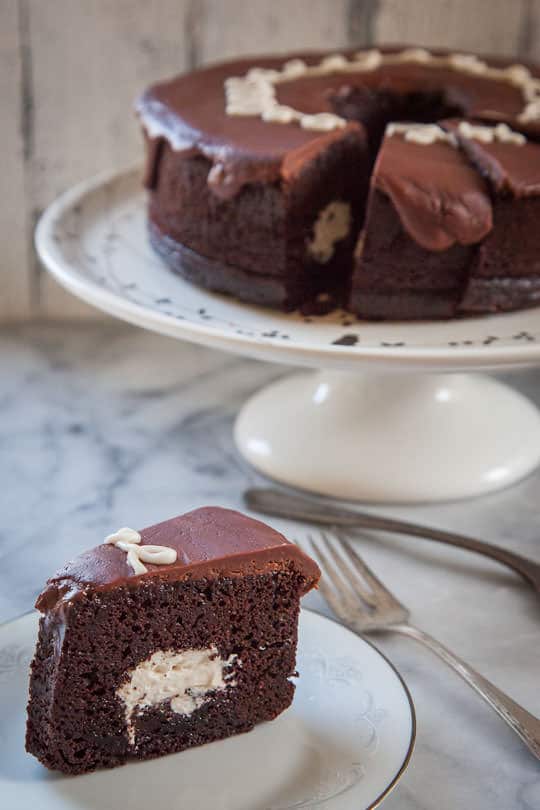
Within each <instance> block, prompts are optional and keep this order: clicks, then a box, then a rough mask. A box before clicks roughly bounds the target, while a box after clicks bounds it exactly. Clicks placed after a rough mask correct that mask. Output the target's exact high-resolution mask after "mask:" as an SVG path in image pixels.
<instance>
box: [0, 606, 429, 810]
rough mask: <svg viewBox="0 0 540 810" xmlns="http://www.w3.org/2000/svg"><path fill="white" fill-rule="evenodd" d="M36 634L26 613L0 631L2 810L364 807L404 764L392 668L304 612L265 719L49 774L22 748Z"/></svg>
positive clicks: (405, 730)
mask: <svg viewBox="0 0 540 810" xmlns="http://www.w3.org/2000/svg"><path fill="white" fill-rule="evenodd" d="M36 628H37V614H29V615H28V616H24V617H23V618H21V619H18V620H17V621H15V622H12V623H10V624H6V625H3V626H2V627H0V796H1V797H2V806H3V807H9V808H10V810H28V808H39V810H116V808H126V807H129V808H130V810H148V808H149V807H151V808H152V810H176V808H178V810H180V808H182V810H191V808H193V810H195V809H197V810H201V809H202V808H205V809H206V808H212V810H300V808H303V809H305V808H315V807H324V808H329V810H364V808H372V807H375V806H376V805H377V803H378V802H380V801H381V800H382V798H384V797H385V796H386V795H387V794H388V792H389V791H390V790H391V789H392V787H394V785H395V784H396V782H397V781H398V779H399V777H400V776H401V774H402V773H403V771H404V769H405V767H406V765H407V764H408V761H409V758H410V755H411V751H412V746H413V743H414V731H415V720H414V709H413V706H412V702H411V700H410V696H409V694H408V692H407V689H406V687H405V686H404V684H403V682H402V680H401V679H400V677H399V675H398V674H397V672H396V671H395V670H394V669H393V668H392V666H391V665H390V664H389V663H388V662H387V661H386V659H385V658H384V657H383V656H382V655H380V653H378V652H377V651H376V650H375V648H374V647H372V646H371V645H370V644H368V643H367V642H366V641H364V640H363V639H361V638H359V637H357V636H355V635H353V634H352V633H351V632H349V631H348V630H346V629H345V628H343V627H341V626H340V625H338V624H336V623H335V622H332V621H330V620H329V619H326V618H324V617H322V616H319V615H318V614H316V613H311V612H309V611H303V612H302V615H301V619H300V642H299V652H298V670H299V672H300V674H301V677H300V679H299V681H298V686H297V691H296V695H295V699H294V702H293V705H292V706H291V708H290V709H288V710H287V711H286V712H285V713H284V714H282V715H281V716H280V717H279V718H277V719H276V720H274V721H273V722H271V723H265V724H263V725H261V726H258V727H257V728H255V729H254V730H253V731H252V732H250V733H249V734H242V735H240V736H238V737H233V738H231V739H229V740H224V741H222V742H217V743H211V744H210V745H206V746H203V747H201V748H196V749H192V750H190V751H185V752H183V753H181V754H174V755H172V756H167V757H162V758H161V759H156V760H152V761H151V762H143V763H137V764H129V765H126V766H124V767H122V768H116V769H114V770H108V771H100V772H97V773H93V774H88V775H85V776H78V777H64V776H61V775H58V774H53V773H50V772H48V771H46V770H45V768H43V767H42V766H41V765H40V764H39V763H38V762H37V760H35V759H34V758H33V757H31V756H30V755H29V754H26V753H25V751H24V722H25V708H26V691H27V676H28V664H29V661H30V658H31V655H32V652H33V647H34V642H35V636H36Z"/></svg>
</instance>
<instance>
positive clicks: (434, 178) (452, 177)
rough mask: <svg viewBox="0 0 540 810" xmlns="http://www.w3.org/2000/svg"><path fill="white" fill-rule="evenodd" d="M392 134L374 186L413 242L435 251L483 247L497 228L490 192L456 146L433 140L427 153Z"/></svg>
mask: <svg viewBox="0 0 540 810" xmlns="http://www.w3.org/2000/svg"><path fill="white" fill-rule="evenodd" d="M441 131H442V130H441ZM389 135H390V137H388V138H386V139H385V142H384V152H382V151H381V155H380V160H379V161H378V164H376V166H375V169H374V174H373V184H374V187H375V188H377V189H379V190H380V191H382V192H384V194H386V195H387V196H388V197H390V199H391V200H392V202H393V204H394V206H395V208H396V210H397V212H398V214H399V216H400V219H401V221H402V223H403V226H404V227H405V229H406V230H407V231H408V232H409V234H410V235H411V236H412V237H413V239H414V240H415V241H416V242H417V243H418V244H419V245H421V246H422V247H424V248H426V249H427V250H432V251H442V250H447V249H448V248H449V247H452V245H454V244H456V243H459V244H460V245H471V244H474V243H476V242H480V240H481V239H482V238H483V237H484V236H486V234H488V233H489V231H490V230H491V228H492V225H493V220H492V210H491V200H490V197H489V189H488V187H487V185H486V183H485V182H484V180H483V179H482V177H481V176H480V175H479V174H478V172H476V171H475V170H474V169H473V168H472V166H470V165H468V163H467V162H466V161H465V160H464V159H463V156H462V155H460V153H459V151H458V149H457V143H452V142H449V141H447V140H441V139H435V140H434V141H433V142H432V143H430V144H429V149H428V150H426V147H425V144H421V143H415V142H414V141H409V140H406V137H405V135H404V134H403V133H400V132H396V133H392V131H391V129H390V127H389Z"/></svg>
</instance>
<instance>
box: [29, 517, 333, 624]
mask: <svg viewBox="0 0 540 810" xmlns="http://www.w3.org/2000/svg"><path fill="white" fill-rule="evenodd" d="M140 534H141V545H142V546H144V545H159V546H167V547H169V548H173V549H175V550H176V552H177V561H176V562H175V563H172V564H171V565H151V564H148V565H147V568H148V571H147V573H145V574H140V575H139V576H136V575H135V574H134V572H133V570H132V568H131V567H130V566H129V565H128V563H127V555H126V553H125V552H124V551H121V550H120V549H119V548H116V546H114V545H110V544H102V545H99V546H96V547H95V548H93V549H91V550H90V551H86V552H84V553H83V554H80V555H79V556H78V557H76V558H75V559H74V560H72V561H71V562H68V563H67V564H66V565H65V566H64V568H62V569H61V570H60V571H58V573H57V574H55V576H53V577H52V578H51V579H49V581H48V582H47V585H46V587H45V589H44V591H43V592H42V593H41V595H40V596H39V597H38V600H37V602H36V607H37V608H38V610H40V611H42V612H45V611H48V610H51V609H54V608H55V607H56V606H57V605H62V604H65V603H67V602H71V601H73V600H75V599H77V598H79V597H80V596H81V595H85V594H88V593H91V592H94V591H100V590H109V589H111V588H115V587H118V586H121V585H130V584H132V583H133V584H139V583H140V582H142V581H146V580H149V579H154V578H159V579H167V580H171V579H174V580H182V579H186V578H190V577H193V578H196V579H202V578H215V577H218V576H226V577H227V576H228V577H231V576H238V575H242V574H249V573H261V572H262V573H264V572H266V571H271V570H273V569H275V568H281V567H283V566H284V565H292V566H293V567H294V568H295V569H296V570H299V571H300V572H301V573H302V574H303V575H304V577H305V580H306V586H305V592H307V591H308V590H310V589H311V588H312V587H313V586H314V585H316V584H317V581H318V579H319V576H320V571H319V569H318V567H317V565H316V563H315V562H314V561H313V560H312V559H311V558H310V557H308V556H307V555H306V554H304V553H303V552H302V551H301V550H300V549H299V548H298V546H296V545H294V544H293V543H290V542H289V541H288V540H286V538H285V537H284V536H283V535H282V534H280V533H279V532H277V531H275V530H274V529H272V528H270V526H267V525H266V524H264V523H261V522H260V521H258V520H253V519H252V518H250V517H247V516H246V515H242V514H241V513H240V512H235V511H233V510H231V509H222V508H220V507H213V506H207V507H203V508H201V509H196V510H194V511H193V512H188V513H187V514H185V515H181V516H179V517H176V518H172V519H171V520H166V521H164V522H163V523H158V524H156V525H154V526H149V527H148V528H146V529H143V530H142V531H141V532H140Z"/></svg>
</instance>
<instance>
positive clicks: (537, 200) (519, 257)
mask: <svg viewBox="0 0 540 810" xmlns="http://www.w3.org/2000/svg"><path fill="white" fill-rule="evenodd" d="M443 125H444V127H445V128H446V129H448V130H449V131H451V132H453V133H454V134H455V135H456V137H457V139H458V141H459V143H460V146H461V148H462V149H463V151H464V152H465V153H466V155H467V156H468V157H469V159H470V161H471V164H472V165H473V166H475V167H476V169H477V170H478V171H479V172H480V173H481V174H482V175H483V176H484V177H485V178H486V180H487V182H488V184H489V186H490V189H491V196H492V203H493V229H492V230H491V232H490V233H489V234H488V235H487V236H486V238H485V239H484V240H483V242H482V244H481V246H480V248H479V250H478V254H477V256H476V259H475V261H474V263H473V266H472V268H471V273H470V276H469V279H468V282H467V285H466V287H465V291H464V296H463V300H462V302H461V305H460V309H461V311H462V312H464V313H468V314H469V313H479V312H499V311H505V310H513V309H520V308H522V307H526V306H534V305H535V304H539V303H540V229H539V228H538V223H539V222H540V144H538V143H534V142H533V141H531V140H528V139H527V138H526V136H525V135H523V134H522V133H520V132H516V131H514V130H512V129H510V127H508V126H507V125H506V124H498V125H497V126H494V127H488V126H483V125H479V124H471V123H469V122H467V121H445V122H443Z"/></svg>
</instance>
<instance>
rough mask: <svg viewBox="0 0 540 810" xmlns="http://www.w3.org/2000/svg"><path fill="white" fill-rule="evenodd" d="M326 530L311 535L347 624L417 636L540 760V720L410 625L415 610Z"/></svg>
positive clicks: (325, 586) (325, 584)
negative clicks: (409, 607) (332, 539)
mask: <svg viewBox="0 0 540 810" xmlns="http://www.w3.org/2000/svg"><path fill="white" fill-rule="evenodd" d="M334 537H335V539H334V541H333V542H331V541H330V539H329V537H328V536H327V534H326V533H325V532H321V533H320V541H317V540H315V539H314V537H313V535H312V534H309V535H308V542H309V545H310V547H311V551H312V552H313V556H315V557H316V558H317V559H318V562H319V565H320V567H321V570H322V572H323V576H322V578H321V582H320V583H319V588H320V590H321V593H322V595H323V596H324V598H325V599H326V601H327V602H328V604H329V606H330V607H331V608H332V610H333V611H334V613H335V614H336V616H337V617H338V618H339V619H341V621H342V622H343V624H345V625H347V627H349V628H351V630H354V631H355V632H357V633H373V632H394V633H401V634H402V635H404V636H409V637H410V638H414V639H416V641H419V642H421V643H422V644H424V645H425V646H426V647H428V648H429V649H430V650H431V651H432V652H434V653H435V655H437V656H439V658H441V659H442V660H443V661H444V662H445V663H446V664H448V666H449V667H451V668H452V669H453V670H454V671H455V672H457V674H458V675H459V676H460V677H461V678H463V680H464V681H466V682H467V683H468V684H469V686H472V688H473V689H474V690H475V691H476V692H477V693H478V694H479V695H480V697H482V698H483V699H484V700H485V701H486V703H488V704H489V705H490V706H491V708H492V709H494V710H495V711H496V712H497V714H498V715H500V717H502V719H503V720H504V721H505V723H507V725H509V726H510V728H511V729H513V730H514V731H515V732H516V734H517V735H518V736H519V737H520V738H521V739H522V740H523V742H524V743H525V745H526V746H527V747H528V749H529V751H531V753H532V754H534V756H535V757H536V758H537V759H540V720H539V719H538V718H537V717H535V716H534V715H532V714H531V713H530V712H528V711H526V710H525V709H524V708H523V707H522V706H520V705H519V704H518V703H516V702H515V701H514V700H512V699H511V698H510V697H508V695H505V693H504V692H502V691H501V690H500V689H497V687H496V686H494V685H493V684H492V683H490V681H488V680H487V678H484V677H483V675H480V674H479V673H478V672H476V671H475V670H474V669H473V668H472V667H470V666H469V665H468V664H466V663H465V661H463V660H462V659H461V658H458V656H457V655H454V653H452V652H450V650H448V649H447V648H446V647H444V646H443V645H442V644H441V643H440V642H439V641H437V640H436V639H434V638H433V637H432V636H430V635H428V634H427V633H425V632H424V631H423V630H419V629H418V628H417V627H414V626H413V625H411V624H409V615H410V613H409V611H408V609H407V608H406V607H405V606H404V605H402V604H401V602H399V601H398V600H397V599H396V597H395V596H394V595H393V594H392V593H390V591H389V590H388V588H386V587H385V586H384V585H383V584H382V582H381V581H380V580H379V579H378V578H377V577H376V576H375V574H374V573H373V572H372V571H371V569H370V568H368V566H367V565H366V563H365V562H364V561H363V560H362V558H361V557H360V555H359V554H358V552H357V551H355V549H354V548H353V547H352V546H351V545H350V543H349V542H348V541H347V540H346V539H345V538H344V537H341V536H339V535H337V534H336V535H334Z"/></svg>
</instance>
